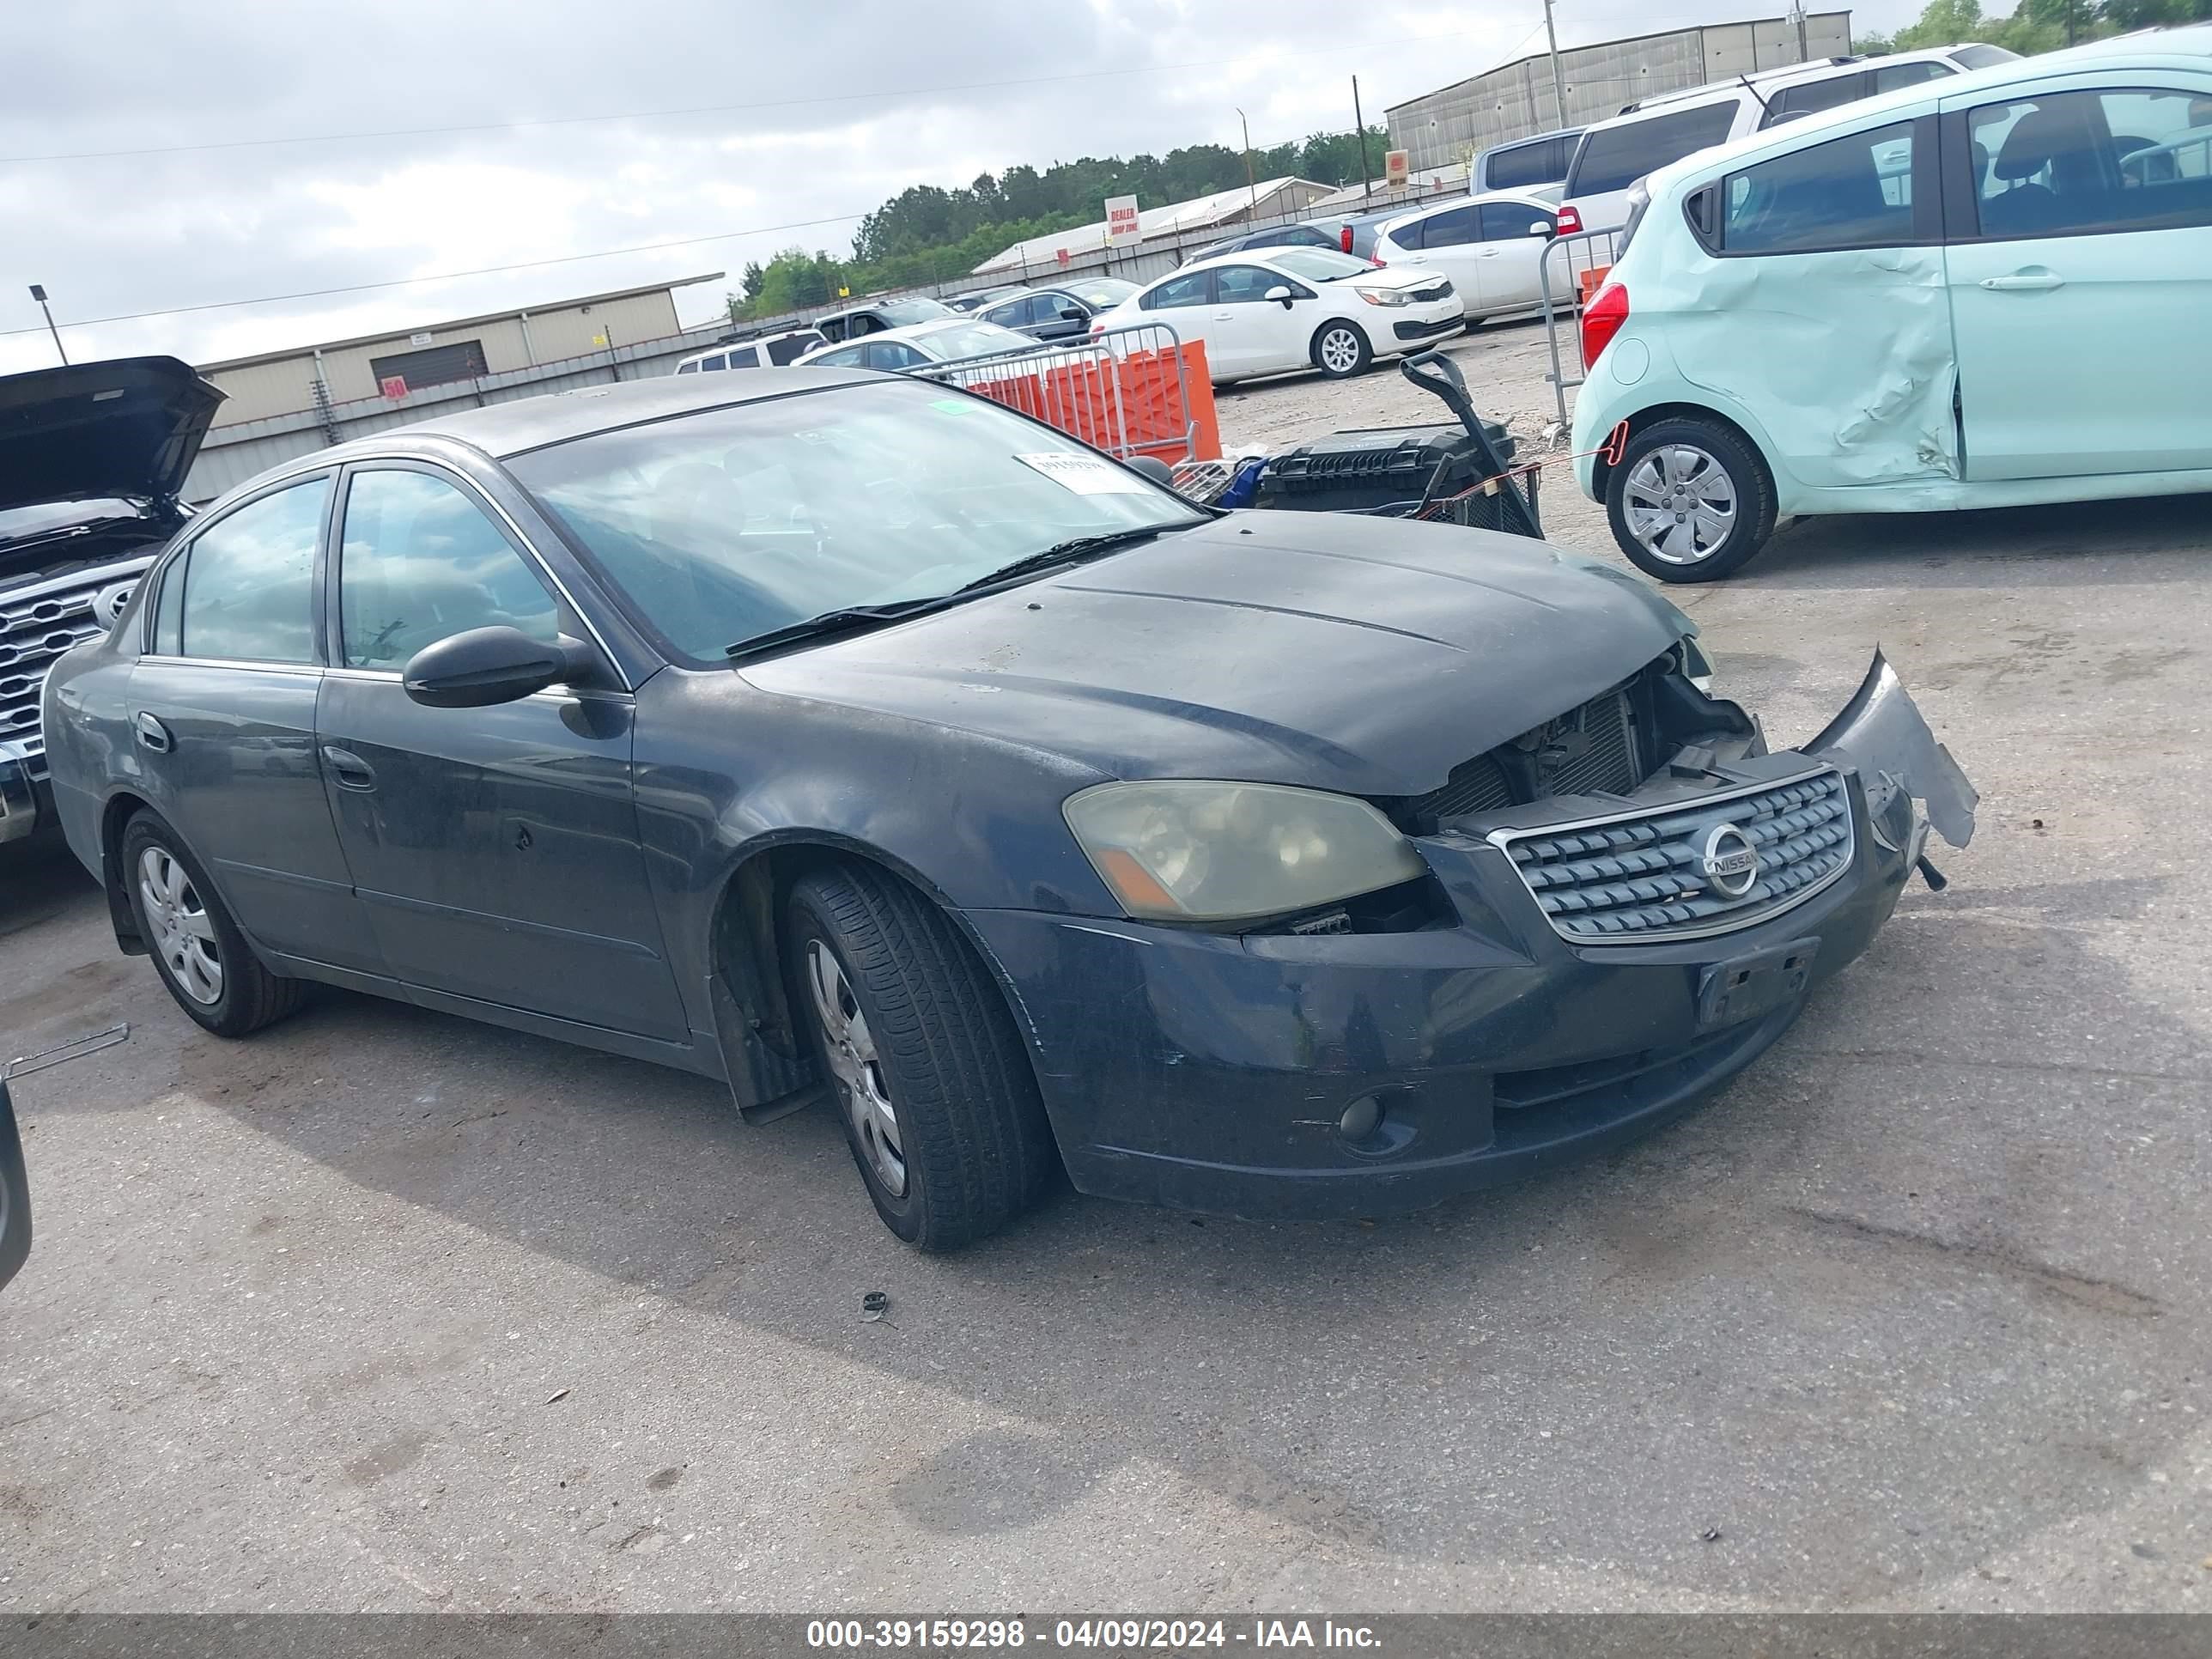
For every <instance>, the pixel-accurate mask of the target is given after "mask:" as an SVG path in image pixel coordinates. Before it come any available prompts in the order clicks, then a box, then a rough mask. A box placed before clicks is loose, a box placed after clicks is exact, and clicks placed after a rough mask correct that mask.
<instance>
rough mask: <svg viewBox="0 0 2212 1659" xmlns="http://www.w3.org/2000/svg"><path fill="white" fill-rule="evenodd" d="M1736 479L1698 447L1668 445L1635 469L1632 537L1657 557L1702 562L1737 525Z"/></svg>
mask: <svg viewBox="0 0 2212 1659" xmlns="http://www.w3.org/2000/svg"><path fill="white" fill-rule="evenodd" d="M1736 505H1737V502H1736V488H1735V479H1733V478H1731V477H1729V474H1728V469H1727V468H1726V467H1724V466H1723V465H1721V464H1720V462H1718V461H1717V460H1716V459H1714V458H1713V457H1712V456H1711V454H1709V453H1706V452H1705V450H1702V449H1699V447H1697V446H1696V445H1694V444H1662V445H1661V446H1660V447H1658V448H1656V449H1655V450H1653V451H1652V452H1651V453H1650V454H1648V455H1646V456H1644V458H1643V459H1641V460H1639V461H1638V462H1637V463H1636V465H1634V466H1633V467H1632V468H1631V469H1630V470H1629V474H1628V479H1627V483H1626V486H1625V493H1624V495H1623V498H1622V507H1623V517H1625V518H1626V520H1627V521H1628V530H1629V533H1630V534H1631V535H1632V536H1634V537H1635V538H1636V539H1637V540H1638V542H1639V543H1641V544H1643V546H1644V550H1646V551H1648V552H1649V553H1650V555H1651V556H1652V557H1653V558H1655V559H1659V560H1662V561H1663V562H1666V563H1668V564H1701V563H1703V562H1705V560H1707V559H1709V558H1711V557H1712V556H1713V555H1714V554H1716V553H1717V552H1718V551H1720V550H1721V547H1722V545H1723V544H1724V543H1726V542H1727V540H1728V538H1729V535H1730V534H1731V533H1732V532H1734V531H1735V522H1736Z"/></svg>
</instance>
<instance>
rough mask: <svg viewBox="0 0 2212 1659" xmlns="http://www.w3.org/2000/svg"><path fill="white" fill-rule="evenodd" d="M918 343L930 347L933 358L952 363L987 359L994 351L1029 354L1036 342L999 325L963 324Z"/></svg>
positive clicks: (935, 331)
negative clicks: (969, 358) (959, 358)
mask: <svg viewBox="0 0 2212 1659" xmlns="http://www.w3.org/2000/svg"><path fill="white" fill-rule="evenodd" d="M915 344H916V345H920V346H924V347H927V349H928V351H929V355H930V356H933V357H935V358H938V359H939V360H940V361H950V360H951V359H952V358H955V357H985V356H989V355H990V354H991V353H992V352H994V351H1028V350H1030V349H1033V348H1034V347H1035V346H1036V341H1035V340H1032V339H1031V338H1030V337H1029V336H1028V335H1026V334H1019V333H1017V332H1015V331H1014V330H1012V329H1011V328H1001V327H1000V326H999V325H998V324H996V323H983V322H963V323H959V324H957V325H946V326H945V327H944V328H933V329H932V330H930V331H929V332H928V333H927V334H921V335H917V336H915Z"/></svg>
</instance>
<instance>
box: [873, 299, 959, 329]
mask: <svg viewBox="0 0 2212 1659" xmlns="http://www.w3.org/2000/svg"><path fill="white" fill-rule="evenodd" d="M868 309H869V310H871V311H872V312H874V313H875V314H876V315H877V316H878V317H880V318H882V319H884V326H885V327H886V328H904V327H905V326H907V325H908V324H909V323H928V322H934V321H935V320H936V319H938V318H939V317H957V316H958V315H959V314H960V313H958V312H957V311H955V310H953V308H952V307H951V306H948V305H944V304H941V303H940V302H939V301H935V300H925V299H921V298H920V297H916V298H914V299H910V300H885V301H883V303H882V304H880V305H873V306H870V307H868Z"/></svg>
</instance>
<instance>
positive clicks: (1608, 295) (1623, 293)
mask: <svg viewBox="0 0 2212 1659" xmlns="http://www.w3.org/2000/svg"><path fill="white" fill-rule="evenodd" d="M1627 320H1628V290H1627V289H1625V288H1623V287H1622V286H1621V285H1620V283H1607V284H1606V285H1605V286H1604V287H1603V288H1601V289H1598V291H1597V293H1596V295H1595V296H1594V297H1593V298H1592V299H1591V301H1590V302H1589V304H1588V305H1587V306H1584V307H1583V365H1584V367H1588V366H1589V364H1592V363H1595V362H1596V361H1597V360H1598V354H1599V353H1600V352H1601V351H1603V350H1604V349H1606V348H1607V346H1609V345H1611V344H1612V343H1613V336H1614V335H1616V334H1618V333H1620V327H1621V325H1622V324H1624V323H1626V321H1627Z"/></svg>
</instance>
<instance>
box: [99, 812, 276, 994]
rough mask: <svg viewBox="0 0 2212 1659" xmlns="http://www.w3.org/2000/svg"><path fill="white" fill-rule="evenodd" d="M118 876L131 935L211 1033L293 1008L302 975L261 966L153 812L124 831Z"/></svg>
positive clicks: (209, 886)
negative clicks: (131, 919) (132, 923)
mask: <svg viewBox="0 0 2212 1659" xmlns="http://www.w3.org/2000/svg"><path fill="white" fill-rule="evenodd" d="M123 878H124V880H125V883H126V884H128V885H129V888H130V894H131V911H132V914H133V915H136V916H137V920H138V937H139V938H140V939H143V940H144V941H145V943H146V949H147V951H149V953H150V954H151V955H152V957H153V958H154V966H155V969H157V970H158V971H159V972H160V974H161V983H162V984H164V985H166V986H167V987H169V994H170V995H171V996H173V997H174V998H175V999H176V1000H177V1006H179V1007H180V1008H182V1009H183V1010H184V1011H185V1012H186V1013H188V1014H190V1015H191V1017H192V1018H194V1019H195V1020H197V1021H198V1022H199V1023H200V1024H202V1025H204V1026H205V1027H207V1029H208V1030H210V1031H213V1032H214V1033H215V1034H216V1036H229V1037H236V1036H246V1035H247V1034H248V1033H249V1032H252V1031H258V1030H260V1029H261V1028H262V1027H263V1026H264V1025H268V1024H273V1023H274V1022H275V1021H276V1020H280V1019H282V1018H284V1016H285V1015H287V1014H289V1013H290V1012H292V1011H293V1010H294V1009H295V1008H297V1007H298V1006H300V1004H301V1001H302V1000H305V998H306V995H307V986H306V984H305V982H304V981H300V980H296V979H284V978H282V977H280V976H278V975H275V974H272V973H270V971H269V970H268V969H266V968H264V967H263V966H262V965H261V963H260V961H259V960H258V958H257V957H255V956H254V954H253V951H252V947H251V946H249V945H247V944H246V937H245V935H244V934H242V933H240V932H239V931H238V924H237V923H236V922H234V921H232V920H231V919H230V912H229V911H228V910H226V909H225V908H223V904H222V899H221V898H220V897H218V896H216V890H215V888H214V886H213V884H211V883H210V882H209V880H208V878H207V872H205V871H204V870H203V869H201V868H200V866H199V862H198V860H196V859H194V858H193V857H192V855H191V854H190V853H188V852H187V851H185V846H184V843H183V842H181V841H179V840H178V838H177V836H176V832H175V831H173V829H170V828H169V826H168V825H167V823H163V822H162V821H161V818H160V817H156V816H155V814H154V813H152V812H141V813H139V814H138V816H137V817H134V818H132V819H131V822H130V823H129V824H128V825H126V826H125V829H124V831H123Z"/></svg>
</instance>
